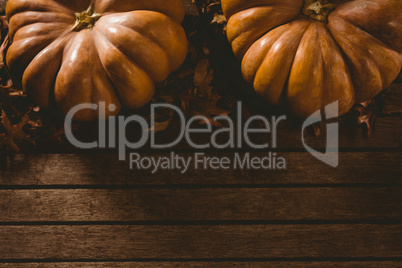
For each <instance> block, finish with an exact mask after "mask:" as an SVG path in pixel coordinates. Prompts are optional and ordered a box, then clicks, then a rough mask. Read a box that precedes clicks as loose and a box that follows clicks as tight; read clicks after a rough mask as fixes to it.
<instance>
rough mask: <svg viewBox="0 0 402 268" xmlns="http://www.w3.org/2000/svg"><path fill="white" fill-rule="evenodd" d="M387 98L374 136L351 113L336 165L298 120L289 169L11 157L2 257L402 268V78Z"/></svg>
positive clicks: (1, 207)
mask: <svg viewBox="0 0 402 268" xmlns="http://www.w3.org/2000/svg"><path fill="white" fill-rule="evenodd" d="M384 101H385V105H386V109H387V110H388V111H390V112H391V115H390V116H383V117H380V118H378V119H377V123H376V129H375V131H374V133H373V134H372V136H371V138H367V137H364V130H363V128H359V129H357V130H353V131H352V130H350V129H353V128H351V127H350V125H348V124H347V123H342V125H341V137H340V145H341V154H340V166H339V167H338V168H331V167H329V166H327V165H325V164H323V163H321V162H319V161H318V160H316V159H314V158H313V157H312V156H310V155H309V154H308V153H307V152H305V150H304V149H303V148H302V146H301V142H300V133H299V130H298V129H295V128H291V127H289V126H284V128H286V129H281V130H280V131H281V132H280V133H281V135H280V138H279V142H278V143H279V144H280V148H279V149H278V154H280V155H282V156H283V157H285V158H286V159H287V163H288V167H287V170H286V171H281V170H272V171H265V172H261V171H248V170H243V171H241V170H237V171H235V170H227V171H221V170H216V171H215V170H201V171H200V170H194V169H191V170H189V171H188V172H187V173H186V174H185V175H182V174H180V173H179V172H178V171H163V172H158V173H156V174H154V175H153V174H151V173H150V172H149V171H132V170H131V171H130V170H129V167H128V163H127V162H119V161H118V159H117V155H116V154H115V153H92V152H91V153H84V152H79V153H77V152H67V153H58V154H56V153H46V154H44V153H42V154H25V155H22V154H20V155H15V156H13V157H3V158H2V162H1V168H0V267H402V228H401V227H402V188H401V186H402V185H401V183H402V176H401V174H402V117H401V115H402V105H401V103H402V84H400V83H396V84H394V85H393V86H392V87H391V88H390V89H389V90H388V91H387V92H386V93H385V94H384ZM322 139H323V137H321V138H313V137H308V139H307V142H308V143H309V144H311V145H312V146H319V145H320V144H323V143H322V142H323V140H322ZM245 152H247V150H244V152H243V153H245ZM177 153H180V154H181V155H192V154H193V153H194V152H192V151H191V149H189V148H186V147H183V148H181V149H178V150H177ZM251 153H252V155H263V154H264V152H260V151H253V152H251ZM153 154H163V153H160V152H157V153H155V152H153ZM209 154H210V155H218V156H223V155H227V156H231V155H233V154H234V151H227V150H226V151H215V152H209Z"/></svg>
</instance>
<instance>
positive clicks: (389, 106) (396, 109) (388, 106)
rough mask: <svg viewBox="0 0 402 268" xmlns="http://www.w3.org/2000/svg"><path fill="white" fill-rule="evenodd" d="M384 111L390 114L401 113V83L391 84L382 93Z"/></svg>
mask: <svg viewBox="0 0 402 268" xmlns="http://www.w3.org/2000/svg"><path fill="white" fill-rule="evenodd" d="M382 99H383V100H384V107H385V111H386V112H388V113H390V114H398V113H402V83H395V84H392V85H391V86H390V87H389V88H388V89H387V90H385V91H384V93H382Z"/></svg>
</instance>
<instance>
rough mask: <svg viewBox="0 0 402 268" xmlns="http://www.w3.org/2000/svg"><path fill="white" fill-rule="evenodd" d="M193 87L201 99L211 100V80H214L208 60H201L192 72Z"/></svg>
mask: <svg viewBox="0 0 402 268" xmlns="http://www.w3.org/2000/svg"><path fill="white" fill-rule="evenodd" d="M194 72H195V73H194V85H195V86H196V87H197V89H198V90H197V94H198V96H200V97H201V98H203V97H207V98H211V95H212V93H211V91H212V86H211V83H212V80H213V78H214V70H213V69H211V63H210V62H209V60H208V59H202V60H200V61H199V62H198V64H197V66H196V67H195V71H194Z"/></svg>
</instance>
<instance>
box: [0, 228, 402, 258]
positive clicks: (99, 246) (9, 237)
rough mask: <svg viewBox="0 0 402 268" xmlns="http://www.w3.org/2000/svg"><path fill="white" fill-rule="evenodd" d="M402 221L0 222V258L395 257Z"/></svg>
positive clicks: (398, 251) (398, 253)
mask: <svg viewBox="0 0 402 268" xmlns="http://www.w3.org/2000/svg"><path fill="white" fill-rule="evenodd" d="M401 228H402V225H377V224H370V225H365V224H354V225H346V224H341V225H218V226H198V225H195V226H153V225H147V226H133V225H130V226H126V225H121V226H118V225H117V226H115V225H113V226H112V225H111V226H107V225H102V226H68V225H66V226H0V234H1V236H0V252H1V256H0V258H1V259H2V260H6V261H7V260H8V261H10V260H13V259H29V260H45V259H56V260H70V259H72V260H80V259H89V260H116V259H117V260H134V259H137V260H140V259H145V260H149V259H154V258H157V259H166V260H174V259H193V258H198V259H205V258H213V259H225V258H397V257H401V256H402V247H401V243H402V233H401Z"/></svg>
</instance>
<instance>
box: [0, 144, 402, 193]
mask: <svg viewBox="0 0 402 268" xmlns="http://www.w3.org/2000/svg"><path fill="white" fill-rule="evenodd" d="M179 154H180V155H182V156H193V153H179ZM153 155H154V156H155V154H153ZM158 155H159V156H166V155H168V154H158ZM207 155H209V156H211V155H215V156H221V157H222V156H227V157H229V158H233V155H234V153H215V154H207ZM265 155H266V154H264V153H253V154H252V156H258V157H262V156H265ZM279 155H282V156H283V157H284V158H285V159H286V161H287V170H286V171H283V170H266V171H264V170H262V171H261V170H233V169H230V170H225V171H224V172H222V171H221V170H212V169H208V170H196V169H194V167H193V166H191V168H190V169H189V171H188V172H186V173H185V174H181V173H180V172H179V171H177V170H165V171H161V172H157V173H155V174H152V172H151V171H149V170H140V171H139V170H129V163H127V162H120V161H118V159H117V158H118V157H117V155H116V154H45V155H16V156H14V157H12V158H6V159H3V160H4V161H3V162H2V164H0V187H7V186H18V185H19V186H24V185H30V186H37V187H41V186H49V185H81V186H83V185H150V186H151V185H166V186H168V185H183V184H185V185H195V184H198V185H227V184H246V185H256V184H258V185H266V184H331V185H332V184H356V183H364V184H369V183H375V184H401V182H402V176H401V175H400V174H401V173H402V165H401V164H402V152H400V151H395V152H343V153H341V154H340V165H339V167H337V168H330V167H328V166H327V165H326V164H324V163H321V162H320V161H318V160H317V159H315V158H313V157H312V156H311V155H310V154H308V153H307V152H300V153H299V152H284V153H279ZM148 156H149V155H148Z"/></svg>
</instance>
